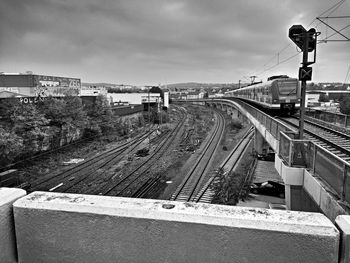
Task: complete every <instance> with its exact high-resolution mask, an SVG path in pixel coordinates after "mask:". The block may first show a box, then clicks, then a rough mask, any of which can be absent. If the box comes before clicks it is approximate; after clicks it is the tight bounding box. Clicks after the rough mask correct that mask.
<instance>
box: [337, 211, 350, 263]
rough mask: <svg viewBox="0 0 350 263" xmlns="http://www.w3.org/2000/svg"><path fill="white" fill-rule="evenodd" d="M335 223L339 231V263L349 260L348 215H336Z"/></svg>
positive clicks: (349, 224)
mask: <svg viewBox="0 0 350 263" xmlns="http://www.w3.org/2000/svg"><path fill="white" fill-rule="evenodd" d="M335 223H336V225H337V226H338V228H339V230H340V233H341V242H340V244H341V247H340V251H339V255H340V257H339V263H348V262H350V216H345V215H342V216H338V217H337V218H336V219H335Z"/></svg>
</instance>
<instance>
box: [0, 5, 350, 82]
mask: <svg viewBox="0 0 350 263" xmlns="http://www.w3.org/2000/svg"><path fill="white" fill-rule="evenodd" d="M338 2H339V0H308V1H305V0H98V1H97V0H94V1H92V0H84V1H81V0H30V1H26V0H2V1H1V9H0V58H1V59H0V71H3V72H25V71H27V70H30V71H33V72H34V73H37V74H45V75H54V76H66V77H77V78H81V79H82V81H83V82H110V83H119V84H133V85H154V84H159V83H161V84H170V83H177V82H189V81H195V82H209V83H232V82H234V83H237V82H238V80H242V81H248V80H249V76H251V75H257V79H259V80H260V79H262V80H265V79H266V77H268V76H270V75H276V74H288V75H290V76H294V77H297V75H298V67H299V66H300V62H301V60H302V55H301V53H300V54H298V50H297V49H296V46H295V45H294V44H293V43H292V41H291V40H290V39H289V38H288V29H289V28H290V27H291V26H292V25H293V24H302V25H303V26H304V27H305V28H307V29H309V28H311V27H315V26H316V27H317V29H318V31H320V32H321V35H320V38H329V39H344V38H342V37H341V36H339V35H334V36H331V35H332V34H333V32H334V31H332V30H331V29H327V28H326V26H323V24H322V23H320V22H319V21H318V20H315V18H316V17H317V16H320V15H322V13H324V12H325V11H327V10H328V9H329V8H330V7H332V6H334V5H335V4H337V3H338ZM331 11H333V9H331V10H330V11H328V12H326V13H325V14H324V15H323V16H326V15H331V16H335V15H336V16H340V15H350V1H349V0H344V3H343V4H342V5H341V6H340V7H339V8H338V9H337V10H335V11H333V13H331ZM325 21H326V22H328V23H329V24H331V25H332V26H334V27H336V28H337V29H342V28H343V27H345V26H347V25H349V24H350V19H331V18H329V19H328V20H325ZM341 32H342V33H343V34H344V35H346V36H348V37H349V38H350V26H349V27H348V28H345V29H344V30H343V31H341ZM293 56H294V57H293ZM349 66H350V41H348V42H327V43H322V44H319V45H318V50H317V62H316V64H315V65H313V68H314V71H313V81H315V82H321V81H339V82H344V80H345V79H346V76H347V71H348V68H349Z"/></svg>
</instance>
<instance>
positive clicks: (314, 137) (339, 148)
mask: <svg viewBox="0 0 350 263" xmlns="http://www.w3.org/2000/svg"><path fill="white" fill-rule="evenodd" d="M279 120H280V121H282V122H284V123H285V124H287V125H288V126H290V127H292V128H293V129H294V130H295V131H297V129H298V127H299V120H298V119H297V118H291V117H289V118H279ZM304 131H305V139H306V140H310V141H312V142H314V143H315V144H318V145H320V146H322V147H323V148H325V149H327V150H328V151H330V152H332V153H334V154H336V155H337V156H339V157H340V158H342V159H343V160H345V161H347V162H349V161H350V135H348V134H345V133H342V132H340V131H337V130H336V129H331V128H329V127H325V126H322V125H320V124H318V123H316V122H312V121H310V120H305V122H304Z"/></svg>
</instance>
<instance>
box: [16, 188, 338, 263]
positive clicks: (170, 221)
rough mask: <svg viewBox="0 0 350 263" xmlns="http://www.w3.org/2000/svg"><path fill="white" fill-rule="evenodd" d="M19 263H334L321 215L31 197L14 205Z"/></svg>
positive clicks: (334, 247) (334, 242)
mask: <svg viewBox="0 0 350 263" xmlns="http://www.w3.org/2000/svg"><path fill="white" fill-rule="evenodd" d="M14 214H15V223H16V234H17V240H18V254H19V260H20V262H337V261H338V246H339V231H338V230H337V229H336V228H335V226H334V225H333V224H332V223H331V222H330V221H329V220H328V219H327V218H326V217H325V216H323V215H322V214H318V213H303V212H294V211H278V210H268V209H252V208H242V207H229V206H218V205H208V204H194V203H182V202H170V201H159V200H145V199H131V198H117V197H104V196H88V195H76V194H59V193H47V192H34V193H32V194H30V195H28V196H26V197H24V198H22V199H20V200H18V201H16V202H15V204H14Z"/></svg>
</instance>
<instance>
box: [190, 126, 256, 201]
mask: <svg viewBox="0 0 350 263" xmlns="http://www.w3.org/2000/svg"><path fill="white" fill-rule="evenodd" d="M253 135H254V129H253V128H250V129H249V130H248V131H247V132H246V133H245V134H244V136H243V138H242V139H241V140H240V141H239V142H238V144H237V145H236V146H235V148H234V149H233V150H232V151H231V152H230V154H229V155H228V156H227V157H226V159H225V160H224V161H223V162H222V164H221V165H220V166H219V167H218V169H223V170H224V171H226V173H231V172H232V171H234V170H235V169H236V168H237V166H238V165H239V164H240V161H241V159H242V158H243V156H244V153H245V151H246V150H247V149H248V146H249V144H250V142H251V141H252V139H253ZM218 169H217V170H218ZM217 170H216V171H214V173H213V174H212V176H211V178H210V179H209V180H208V181H207V183H206V184H205V185H204V187H202V189H201V191H200V192H199V193H198V194H197V196H196V197H195V198H194V200H193V201H194V202H197V203H211V200H212V197H213V196H214V194H215V193H214V192H213V190H212V189H211V185H212V184H213V183H214V182H215V180H216V179H217V177H216V174H217ZM247 176H248V175H247ZM246 181H247V178H246V179H245V181H244V183H245V182H246ZM244 183H243V184H242V185H241V190H240V191H242V188H243V187H244Z"/></svg>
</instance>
